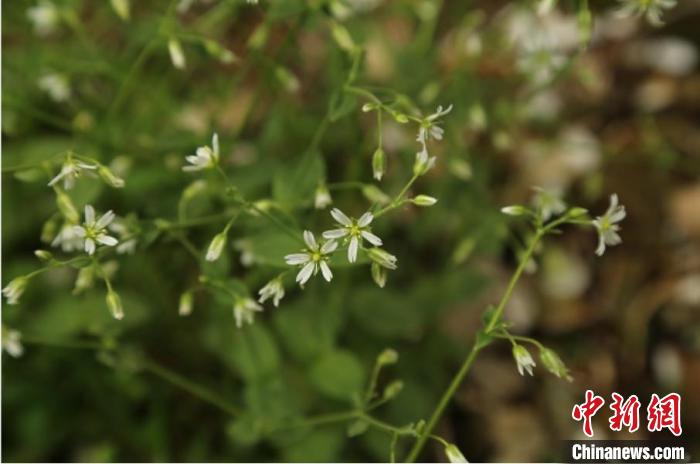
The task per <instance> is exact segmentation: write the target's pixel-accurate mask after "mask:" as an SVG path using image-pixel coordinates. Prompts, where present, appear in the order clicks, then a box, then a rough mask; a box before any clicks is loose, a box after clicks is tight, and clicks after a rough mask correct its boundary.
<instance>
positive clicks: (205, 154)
mask: <svg viewBox="0 0 700 464" xmlns="http://www.w3.org/2000/svg"><path fill="white" fill-rule="evenodd" d="M185 159H186V160H187V162H188V163H190V166H183V167H182V170H183V171H185V172H193V171H201V170H203V169H209V168H213V167H216V165H217V164H219V136H218V135H217V134H216V132H215V133H214V135H212V137H211V147H210V146H208V145H205V146H203V147H199V148H197V151H196V154H195V155H190V156H187V157H185Z"/></svg>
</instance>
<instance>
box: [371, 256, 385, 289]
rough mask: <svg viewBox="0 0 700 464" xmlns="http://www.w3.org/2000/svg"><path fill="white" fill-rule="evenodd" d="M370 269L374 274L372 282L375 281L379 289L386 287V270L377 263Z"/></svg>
mask: <svg viewBox="0 0 700 464" xmlns="http://www.w3.org/2000/svg"><path fill="white" fill-rule="evenodd" d="M370 269H371V272H372V280H374V283H375V284H377V285H378V286H379V288H384V286H385V285H386V269H384V268H383V267H382V266H380V265H379V264H377V263H376V262H373V263H372V266H370Z"/></svg>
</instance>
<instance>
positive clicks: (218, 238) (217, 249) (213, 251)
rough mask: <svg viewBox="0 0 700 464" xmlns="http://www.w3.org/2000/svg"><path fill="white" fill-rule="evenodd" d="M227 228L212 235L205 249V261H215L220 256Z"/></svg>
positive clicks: (224, 243)
mask: <svg viewBox="0 0 700 464" xmlns="http://www.w3.org/2000/svg"><path fill="white" fill-rule="evenodd" d="M227 232H228V230H224V231H223V232H221V233H218V234H216V235H215V236H214V238H213V239H212V241H211V243H210V244H209V249H208V250H207V256H206V260H207V261H216V260H217V259H219V257H220V256H221V252H222V251H224V246H225V245H226V238H227V237H226V235H227Z"/></svg>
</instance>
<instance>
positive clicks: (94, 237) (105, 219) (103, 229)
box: [73, 205, 119, 255]
mask: <svg viewBox="0 0 700 464" xmlns="http://www.w3.org/2000/svg"><path fill="white" fill-rule="evenodd" d="M113 220H114V213H113V212H112V211H111V210H110V211H107V212H106V213H104V214H103V215H102V216H101V217H100V218H99V219H98V220H95V210H94V209H93V207H92V206H90V205H86V206H85V222H84V223H83V225H82V226H74V227H73V231H74V232H75V234H76V235H78V236H79V237H81V238H82V239H84V240H85V244H84V246H85V251H86V252H87V253H88V254H89V255H92V254H93V253H95V249H96V247H97V244H100V245H106V246H115V245H116V244H118V243H119V240H117V239H116V238H114V237H112V236H110V235H107V226H108V225H109V224H110V223H111V222H112V221H113Z"/></svg>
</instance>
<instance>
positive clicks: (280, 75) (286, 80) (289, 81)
mask: <svg viewBox="0 0 700 464" xmlns="http://www.w3.org/2000/svg"><path fill="white" fill-rule="evenodd" d="M275 77H276V78H277V80H278V81H279V82H280V83H281V84H282V86H283V87H284V89H285V90H286V91H287V92H289V93H295V92H296V91H297V90H299V87H300V84H299V79H297V77H296V76H295V75H294V74H292V72H291V71H289V70H288V69H287V68H285V67H282V66H277V67H276V68H275Z"/></svg>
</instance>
